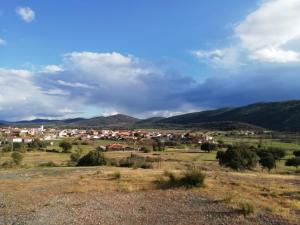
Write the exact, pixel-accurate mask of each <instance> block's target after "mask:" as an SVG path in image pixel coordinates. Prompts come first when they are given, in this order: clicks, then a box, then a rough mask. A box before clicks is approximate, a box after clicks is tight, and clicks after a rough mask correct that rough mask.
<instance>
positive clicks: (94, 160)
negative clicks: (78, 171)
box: [77, 150, 106, 166]
mask: <svg viewBox="0 0 300 225" xmlns="http://www.w3.org/2000/svg"><path fill="white" fill-rule="evenodd" d="M105 164H106V159H105V157H104V154H103V153H102V152H99V151H97V150H93V151H90V152H89V153H88V154H86V155H84V156H82V157H81V158H80V159H79V160H78V163H77V166H102V165H105Z"/></svg>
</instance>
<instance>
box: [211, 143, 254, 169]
mask: <svg viewBox="0 0 300 225" xmlns="http://www.w3.org/2000/svg"><path fill="white" fill-rule="evenodd" d="M217 157H218V160H219V164H220V165H221V166H225V167H230V168H232V169H234V170H245V169H253V168H255V167H256V164H257V161H258V156H257V155H256V153H255V152H254V151H252V150H250V149H248V146H246V145H235V146H231V147H229V148H228V149H227V150H226V151H225V152H223V153H222V152H221V151H219V152H218V153H217Z"/></svg>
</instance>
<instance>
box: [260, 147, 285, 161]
mask: <svg viewBox="0 0 300 225" xmlns="http://www.w3.org/2000/svg"><path fill="white" fill-rule="evenodd" d="M256 154H257V155H258V156H259V157H260V158H263V157H265V155H268V154H272V155H273V157H274V159H275V160H279V159H282V158H283V157H284V156H285V155H286V151H285V150H284V149H282V148H274V147H270V148H267V149H257V150H256Z"/></svg>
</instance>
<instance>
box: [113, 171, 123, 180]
mask: <svg viewBox="0 0 300 225" xmlns="http://www.w3.org/2000/svg"><path fill="white" fill-rule="evenodd" d="M112 177H113V179H115V180H120V179H121V173H120V172H119V171H117V172H114V173H113V174H112Z"/></svg>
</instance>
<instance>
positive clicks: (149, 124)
mask: <svg viewBox="0 0 300 225" xmlns="http://www.w3.org/2000/svg"><path fill="white" fill-rule="evenodd" d="M0 125H2V126H4V125H18V126H38V125H47V126H66V127H99V128H100V127H101V128H121V129H123V128H124V129H128V128H204V129H217V130H234V129H261V128H266V129H271V130H278V131H293V132H299V131H300V101H285V102H270V103H256V104H251V105H247V106H242V107H236V108H221V109H215V110H208V111H202V112H195V113H188V114H183V115H179V116H173V117H169V118H164V117H151V118H148V119H142V120H141V119H137V118H134V117H131V116H127V115H123V114H117V115H113V116H107V117H105V116H99V117H94V118H90V119H84V118H73V119H65V120H45V119H36V120H29V121H17V122H6V121H3V120H2V121H1V124H0Z"/></svg>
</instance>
